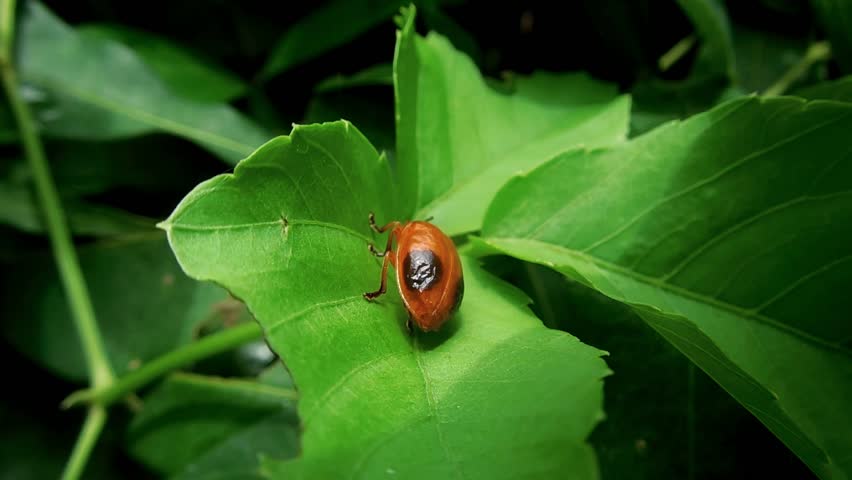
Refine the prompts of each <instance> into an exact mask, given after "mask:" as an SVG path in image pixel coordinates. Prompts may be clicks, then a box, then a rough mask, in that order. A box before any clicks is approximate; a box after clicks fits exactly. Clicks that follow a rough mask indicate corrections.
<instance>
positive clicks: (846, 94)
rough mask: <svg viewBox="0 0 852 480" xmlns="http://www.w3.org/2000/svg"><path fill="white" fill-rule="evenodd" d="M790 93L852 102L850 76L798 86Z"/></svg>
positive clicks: (805, 96)
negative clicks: (798, 87) (802, 86)
mask: <svg viewBox="0 0 852 480" xmlns="http://www.w3.org/2000/svg"><path fill="white" fill-rule="evenodd" d="M791 95H795V96H797V97H802V98H807V99H808V100H837V101H839V102H852V76H846V77H843V78H839V79H837V80H833V81H830V82H823V83H818V84H816V85H811V86H808V87H804V88H800V89H798V90H795V91H793V92H791Z"/></svg>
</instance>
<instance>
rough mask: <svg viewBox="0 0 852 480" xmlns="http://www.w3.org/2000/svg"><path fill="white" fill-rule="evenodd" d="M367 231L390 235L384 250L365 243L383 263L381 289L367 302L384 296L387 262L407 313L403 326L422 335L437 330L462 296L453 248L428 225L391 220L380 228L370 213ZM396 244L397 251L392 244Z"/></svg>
mask: <svg viewBox="0 0 852 480" xmlns="http://www.w3.org/2000/svg"><path fill="white" fill-rule="evenodd" d="M369 219H370V228H372V229H373V231H375V232H377V233H384V232H386V231H388V230H390V235H388V242H387V246H386V247H385V249H384V251H381V252H380V251H377V250H376V247H375V246H373V244H370V246H369V247H370V251H371V252H372V253H373V254H374V255H376V256H377V257H384V259H383V261H382V277H381V282H382V283H381V286H380V287H379V289H378V290H376V291H374V292H365V293H364V298H366V299H367V300H368V301H372V300H373V299H375V298H377V297H379V296H381V295H384V294H385V291H386V289H387V272H388V263H390V264H391V265H392V266H393V267H394V269H395V270H396V283H397V287H398V288H399V293H400V296H401V297H402V301H403V303H404V304H405V309H406V310H407V311H408V321H407V322H406V324H405V327H406V329H408V332H409V333H410V332H411V324H412V322H413V323H414V324H416V325H417V327H418V328H420V330H422V331H424V332H430V331H438V330H440V329H441V326H443V325H444V323H446V322H447V320H449V319H450V318H451V317H452V316H453V315H455V313H456V312H457V311H458V309H459V306H460V305H461V302H462V298H463V297H464V273H463V272H462V264H461V259H460V258H459V253H458V250H456V245H455V244H454V243H453V241H452V240H451V239H450V237H448V236H447V235H446V234H445V233H444V232H442V231H441V229H439V228H438V227H436V226H435V225H433V224H432V223H429V222H428V221H410V222H405V223H402V222H399V221H392V222H390V223H388V224H387V225H384V226H382V227H379V226H377V225H376V218H375V216H374V215H373V213H372V212H370V216H369ZM394 239H396V243H397V246H396V250H395V251H394V250H393V241H394Z"/></svg>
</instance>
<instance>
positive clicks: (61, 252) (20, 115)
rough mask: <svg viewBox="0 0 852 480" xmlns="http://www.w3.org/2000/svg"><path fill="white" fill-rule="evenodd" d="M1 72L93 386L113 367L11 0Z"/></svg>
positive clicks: (99, 422)
mask: <svg viewBox="0 0 852 480" xmlns="http://www.w3.org/2000/svg"><path fill="white" fill-rule="evenodd" d="M0 1H2V4H0V14H2V18H0V76H2V78H3V88H4V89H5V90H6V95H7V97H8V98H9V104H10V105H11V106H12V113H13V115H14V116H15V120H16V122H17V124H18V129H19V130H20V135H21V141H22V142H23V147H24V153H25V155H26V157H27V161H28V162H29V165H30V169H31V170H32V175H33V182H34V183H35V189H36V196H37V197H38V199H39V203H40V204H41V208H42V213H43V215H44V219H45V225H46V227H47V232H48V236H49V237H50V245H51V248H52V249H53V256H54V259H55V261H56V263H57V266H58V268H59V274H60V277H61V279H62V285H63V287H64V289H65V293H66V295H67V296H68V304H69V306H70V307H71V313H72V315H73V318H74V325H75V327H76V329H77V333H78V335H79V336H80V339H81V340H82V344H83V353H84V354H85V357H86V364H87V366H88V369H89V378H90V379H91V382H92V384H93V385H94V386H96V387H98V386H106V385H109V384H110V383H111V382H112V380H113V373H112V369H111V368H110V366H109V362H108V361H107V356H106V353H105V351H104V346H103V342H102V340H101V335H100V331H99V330H98V324H97V322H96V321H95V311H94V308H93V307H92V302H91V299H90V298H89V292H88V289H87V287H86V281H85V279H84V278H83V273H82V272H81V270H80V264H79V261H78V260H77V253H76V251H75V250H74V244H73V242H72V240H71V234H70V232H69V230H68V225H67V223H66V219H65V213H64V212H63V210H62V204H61V203H60V201H59V194H58V193H57V192H56V186H55V185H54V183H53V178H52V177H51V175H50V169H49V167H48V165H47V159H46V158H45V155H44V147H43V146H42V144H41V139H40V138H39V136H38V132H36V126H35V122H34V121H33V117H32V113H31V112H30V110H29V107H28V106H27V104H26V103H24V101H23V99H22V98H21V95H20V92H19V85H18V78H17V74H16V72H15V69H14V66H13V59H12V42H13V40H14V37H15V1H14V0H0ZM106 419H107V412H106V410H105V409H104V408H103V407H98V406H95V407H92V408H90V409H89V412H88V414H87V415H86V420H85V422H84V423H83V428H82V430H81V431H80V435H79V436H78V437H77V442H76V443H75V445H74V450H73V452H72V453H71V458H70V459H69V461H68V464H67V466H66V469H65V472H64V474H63V478H64V479H67V480H73V479H76V478H79V477H80V475H81V474H82V473H83V470H84V469H85V467H86V463H87V461H88V459H89V455H91V453H92V449H93V448H94V446H95V444H96V443H97V440H98V437H99V436H100V434H101V430H103V427H104V424H105V423H106Z"/></svg>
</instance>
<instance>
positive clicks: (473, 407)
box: [162, 122, 607, 479]
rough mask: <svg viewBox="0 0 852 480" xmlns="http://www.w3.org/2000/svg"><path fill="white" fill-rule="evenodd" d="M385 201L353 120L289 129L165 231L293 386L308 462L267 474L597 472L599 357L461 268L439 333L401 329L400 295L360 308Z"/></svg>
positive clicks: (387, 189)
mask: <svg viewBox="0 0 852 480" xmlns="http://www.w3.org/2000/svg"><path fill="white" fill-rule="evenodd" d="M393 190H394V186H393V184H392V182H391V175H390V171H389V169H388V165H387V163H386V161H385V160H384V159H383V158H382V157H381V156H380V155H379V154H378V152H376V150H375V149H374V148H373V147H372V146H371V145H370V143H369V142H368V141H367V140H366V139H365V138H364V137H363V136H362V135H361V133H360V132H359V131H358V130H357V129H356V128H355V127H354V126H353V125H351V124H348V123H346V122H334V123H328V124H322V125H308V126H297V127H295V128H294V130H293V132H292V133H291V134H290V136H287V137H279V138H276V139H274V140H272V141H270V142H269V143H267V144H266V145H264V146H263V147H261V148H260V149H259V150H258V151H257V152H255V154H253V155H252V156H251V157H249V158H248V159H246V160H244V161H242V162H241V163H239V164H238V165H237V168H236V170H235V172H234V173H233V174H226V175H221V176H217V177H215V178H213V179H210V180H209V181H207V182H204V183H203V184H201V185H199V186H198V187H197V188H196V189H195V190H194V191H192V192H191V193H190V194H189V195H187V197H186V198H185V199H184V201H183V202H182V203H181V204H180V205H179V206H178V207H177V209H176V210H175V212H174V213H173V214H172V215H171V216H170V217H169V219H168V220H167V221H165V222H164V223H163V224H162V227H163V228H164V229H166V230H167V231H168V232H169V240H170V243H171V245H172V248H173V250H174V252H175V254H176V255H177V258H178V260H179V262H180V264H181V266H182V267H183V268H184V269H185V270H186V271H187V272H188V274H189V275H191V276H192V277H194V278H197V279H199V280H207V281H214V282H216V283H218V284H221V285H224V286H225V287H226V288H228V289H229V290H230V291H231V292H232V293H233V294H234V295H235V296H236V297H238V298H241V299H243V300H244V301H245V302H246V305H247V306H248V308H249V309H250V310H251V311H252V313H253V314H254V315H255V317H256V318H257V320H258V321H259V322H260V324H261V325H262V326H263V328H264V331H265V334H266V337H267V340H268V341H269V344H270V345H271V346H272V347H273V349H274V350H275V351H276V352H277V353H278V354H279V355H280V356H281V357H282V359H283V360H284V362H286V365H287V367H288V369H289V371H290V372H292V375H293V378H294V380H295V382H296V385H297V386H298V390H299V393H300V397H299V416H300V418H301V422H302V424H303V426H304V433H303V437H302V454H301V456H300V458H298V459H297V460H293V461H289V462H286V463H283V464H282V463H280V462H273V461H267V462H265V465H266V467H265V468H266V469H267V471H268V472H270V474H272V476H273V477H276V478H277V477H278V476H279V475H280V476H282V477H283V476H284V475H286V478H328V477H331V478H334V477H340V476H343V477H349V478H374V477H376V476H379V475H387V474H389V473H388V472H391V473H392V474H396V475H398V476H400V477H401V478H411V479H418V478H443V477H446V476H454V475H464V473H463V472H475V473H476V474H477V475H480V476H484V477H487V478H519V477H522V478H523V477H530V476H538V477H548V476H553V475H562V476H569V477H571V478H596V477H597V474H596V472H597V467H596V461H595V457H594V453H593V451H592V450H591V449H590V448H589V447H588V445H586V443H585V442H584V439H585V437H586V436H587V435H588V434H589V432H590V431H591V429H592V428H593V426H594V425H595V424H596V423H597V422H598V421H599V420H600V419H601V418H602V412H601V410H600V402H601V388H602V382H601V379H602V378H603V377H604V376H605V375H606V374H607V369H606V366H605V364H604V362H603V360H602V359H601V358H600V356H601V355H602V352H601V351H599V350H596V349H594V348H592V347H589V346H586V345H584V344H582V343H580V342H579V341H578V340H577V339H576V338H574V337H572V336H570V335H568V334H566V333H563V332H557V331H554V330H549V329H547V328H545V327H544V326H543V325H542V324H541V322H540V321H539V320H538V319H537V318H536V317H535V316H534V315H532V314H531V313H530V311H529V310H528V308H527V306H526V303H527V302H528V300H527V299H526V298H525V297H524V296H523V295H521V294H520V293H519V292H518V291H517V290H515V289H513V288H512V287H510V286H509V285H507V284H504V283H502V282H500V281H498V280H497V279H495V278H493V277H492V276H490V275H488V274H487V273H485V272H484V271H483V270H481V269H480V268H479V267H478V266H477V264H476V262H475V261H473V260H470V259H468V258H467V257H463V258H464V260H463V265H464V275H465V277H464V279H465V280H464V281H465V287H464V288H465V290H464V300H463V302H462V307H461V310H460V312H459V314H458V315H457V316H456V317H455V318H454V319H453V320H452V321H451V322H450V323H448V324H447V325H445V327H444V328H443V329H442V331H441V332H439V333H437V334H431V335H429V334H423V333H414V334H412V335H409V334H408V333H406V331H405V327H404V326H403V325H404V323H405V317H406V313H405V310H404V309H403V307H402V305H401V302H400V299H399V296H398V294H397V293H395V290H394V289H393V288H390V289H389V292H388V295H387V296H385V297H382V298H381V299H380V300H379V301H377V302H375V303H370V302H368V301H366V300H365V299H364V297H363V293H364V292H366V291H371V290H374V289H375V288H376V287H377V286H378V281H379V273H380V270H381V269H380V264H379V261H377V259H376V258H375V257H374V256H373V255H372V254H371V253H370V252H369V250H368V248H367V244H368V243H369V242H371V241H374V240H372V238H374V236H373V235H372V234H371V232H370V229H369V227H368V222H367V215H368V213H369V212H370V211H374V212H376V215H377V217H378V219H379V220H380V221H389V220H391V219H394V218H399V215H400V213H401V212H400V211H399V210H398V206H397V204H396V203H395V202H393V198H394V197H393ZM375 241H377V240H375ZM389 281H391V282H393V276H392V275H391V278H390V279H389ZM391 286H393V283H391ZM470 474H473V473H470Z"/></svg>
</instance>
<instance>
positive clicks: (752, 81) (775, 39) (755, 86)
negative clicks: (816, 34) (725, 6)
mask: <svg viewBox="0 0 852 480" xmlns="http://www.w3.org/2000/svg"><path fill="white" fill-rule="evenodd" d="M734 46H735V47H736V51H737V78H736V81H737V86H738V87H739V88H741V89H742V90H744V91H745V92H746V93H756V92H762V91H764V90H766V88H767V87H769V86H770V85H772V84H773V83H775V82H776V81H778V79H779V78H781V76H782V75H784V73H785V72H786V71H787V70H789V69H790V68H791V67H792V66H793V65H795V64H796V63H797V62H799V60H801V58H802V57H803V56H804V55H805V51H806V50H807V48H808V43H807V38H803V37H796V36H791V35H781V34H779V33H775V32H770V31H766V30H758V29H754V28H749V27H747V26H745V25H737V26H736V27H735V28H734Z"/></svg>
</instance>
